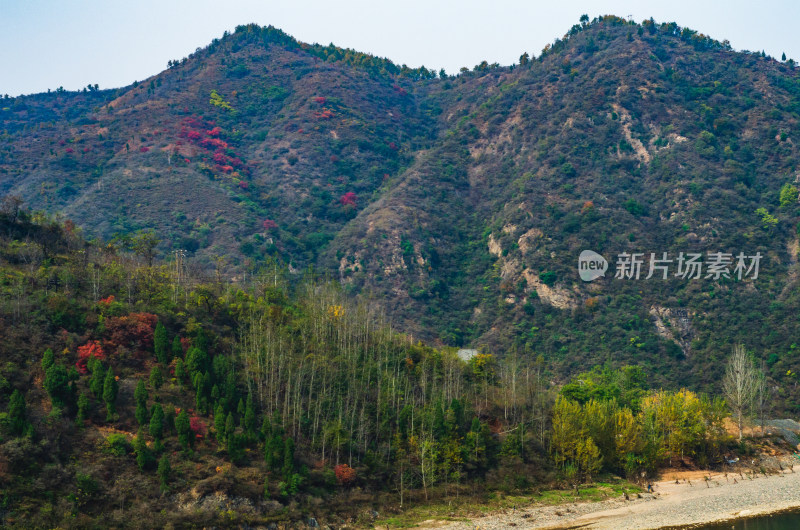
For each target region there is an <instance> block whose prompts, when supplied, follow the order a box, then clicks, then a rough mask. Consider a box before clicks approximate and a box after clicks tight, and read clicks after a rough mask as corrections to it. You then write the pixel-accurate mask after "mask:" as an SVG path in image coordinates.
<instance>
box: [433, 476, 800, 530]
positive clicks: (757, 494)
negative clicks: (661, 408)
mask: <svg viewBox="0 0 800 530" xmlns="http://www.w3.org/2000/svg"><path fill="white" fill-rule="evenodd" d="M683 475H684V476H683V477H681V478H680V479H679V480H678V483H677V484H676V481H675V478H676V477H675V476H673V477H672V478H671V480H664V481H661V482H658V483H656V484H655V492H654V493H653V494H652V495H651V494H642V495H641V498H633V499H631V500H624V499H610V500H606V501H602V502H593V503H572V504H563V505H559V506H535V505H534V506H529V507H525V508H521V509H517V510H513V511H511V510H509V511H505V512H502V513H494V514H489V515H486V516H484V517H479V518H475V519H472V520H471V521H469V522H457V523H450V524H446V525H443V524H442V523H441V522H436V523H434V524H431V525H430V526H436V527H438V528H452V529H458V530H462V529H463V530H475V529H480V530H494V529H501V528H502V529H507V528H552V529H557V528H560V529H566V528H592V529H600V528H613V529H615V530H628V529H630V530H640V529H645V528H653V529H655V528H664V527H675V526H685V525H686V526H688V525H694V524H701V523H709V522H714V521H721V520H727V519H734V518H740V517H749V516H754V515H760V514H765V513H772V512H776V511H780V510H785V509H789V508H795V507H800V470H798V471H797V472H794V473H793V472H791V471H788V470H787V471H785V472H783V473H780V474H776V475H769V476H766V477H765V476H763V475H759V476H755V477H753V478H748V476H747V475H746V474H745V475H743V476H741V475H739V474H728V475H727V476H725V475H716V474H715V475H711V476H710V477H709V479H708V480H705V477H704V475H703V474H702V472H696V473H694V476H692V475H691V474H683ZM634 497H635V496H634ZM432 523H433V522H432ZM422 526H426V525H424V524H423V525H422Z"/></svg>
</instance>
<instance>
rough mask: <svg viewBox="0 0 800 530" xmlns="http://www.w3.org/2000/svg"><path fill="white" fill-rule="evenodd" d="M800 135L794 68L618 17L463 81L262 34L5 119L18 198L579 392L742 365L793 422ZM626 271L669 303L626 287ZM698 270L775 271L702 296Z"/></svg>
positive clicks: (799, 84) (10, 179) (10, 177)
mask: <svg viewBox="0 0 800 530" xmlns="http://www.w3.org/2000/svg"><path fill="white" fill-rule="evenodd" d="M799 118H800V77H798V71H797V69H796V68H795V67H794V63H792V62H791V61H787V62H779V61H776V60H774V59H772V58H769V57H766V56H764V54H763V53H751V52H741V51H734V50H732V49H731V48H730V46H729V45H728V44H727V43H726V42H718V41H715V40H712V39H710V38H708V37H706V36H704V35H702V34H699V33H697V32H695V31H692V30H689V29H688V28H681V27H680V26H678V25H677V24H674V23H665V24H658V23H655V22H654V21H652V20H647V21H644V22H643V23H642V24H636V23H632V22H628V21H626V20H624V19H621V18H618V17H614V16H605V17H599V18H597V19H595V20H593V21H591V22H588V21H587V22H584V23H582V24H578V25H575V26H573V28H571V29H570V31H569V32H568V33H567V34H566V35H565V36H564V37H563V38H562V39H557V40H556V41H555V42H554V43H553V44H552V45H550V46H548V47H546V48H545V50H543V51H542V53H541V54H540V55H539V56H538V57H535V58H530V57H529V56H528V55H527V54H525V55H523V56H522V57H521V58H520V62H519V64H516V65H512V66H508V67H500V66H498V65H490V64H488V63H486V62H484V63H481V64H480V65H477V66H476V67H475V68H474V69H473V70H471V71H462V72H461V73H459V74H458V75H455V76H453V75H451V76H447V75H443V76H442V75H439V76H437V75H435V73H434V72H432V71H430V70H427V69H425V68H417V69H411V68H408V67H405V66H397V65H394V64H393V63H391V62H390V61H388V60H385V59H381V58H377V57H374V56H371V55H368V54H364V53H360V52H356V51H353V50H343V49H340V48H337V47H335V46H333V45H330V46H320V45H316V44H314V45H309V44H305V43H300V42H297V41H296V40H294V39H293V38H291V37H289V36H287V35H286V34H285V33H283V32H281V31H279V30H277V29H275V28H272V27H268V28H261V27H258V26H254V25H250V26H241V27H238V28H237V29H236V32H235V33H233V34H230V35H227V34H226V35H225V36H224V37H223V38H222V39H220V40H215V41H214V42H213V43H212V44H211V45H210V46H208V47H207V48H204V49H201V50H198V51H197V52H196V53H194V54H192V55H191V56H190V57H188V58H186V59H183V60H180V61H175V62H171V63H170V68H169V69H167V70H165V71H164V72H161V73H159V74H158V75H155V76H153V77H152V78H149V79H146V80H144V81H142V82H139V83H134V84H133V85H132V86H129V87H125V88H122V89H118V90H97V89H94V88H92V89H91V90H89V89H87V90H86V91H85V92H80V93H72V92H63V91H57V92H55V93H48V94H38V95H32V96H24V97H19V98H13V99H12V98H9V99H5V100H3V103H2V110H1V111H0V119H2V129H3V136H2V139H0V193H5V194H13V195H20V196H21V197H22V198H24V200H25V202H26V203H27V204H29V205H30V206H32V207H34V208H37V209H44V210H47V211H49V212H54V213H55V212H58V213H60V214H62V215H63V216H65V217H67V218H69V219H70V220H72V221H74V222H75V223H77V224H78V225H79V226H81V227H83V229H84V230H85V232H86V234H87V235H89V236H97V237H102V238H105V239H110V238H111V237H112V236H114V234H134V233H136V232H137V231H141V230H148V229H149V230H153V231H154V232H155V234H156V235H157V236H158V238H160V239H161V243H160V245H159V247H158V249H159V251H160V252H161V253H162V254H164V255H166V256H169V253H170V252H171V251H173V250H176V249H185V250H187V251H188V252H189V254H191V255H192V259H193V260H194V261H195V262H196V263H198V264H199V265H201V266H205V267H207V268H216V269H217V271H218V272H219V273H220V274H225V275H227V276H230V277H234V278H237V277H239V276H241V275H242V274H243V273H245V272H249V271H253V270H257V269H258V267H259V265H260V264H261V263H263V261H264V260H265V259H267V258H269V257H275V258H277V259H280V260H283V261H285V262H286V263H288V264H289V265H290V266H291V267H293V270H300V269H302V268H304V267H307V266H314V267H315V268H316V269H317V270H318V271H323V272H326V273H328V274H330V275H332V276H334V277H338V278H339V279H341V281H342V283H344V285H345V286H347V288H348V289H349V290H351V291H353V292H362V293H368V294H369V295H370V296H372V297H373V298H374V299H376V300H378V301H379V302H380V303H381V304H383V305H384V307H385V308H386V310H387V311H388V313H389V315H390V316H391V318H392V319H393V321H394V322H395V323H396V325H397V326H398V327H400V328H401V329H403V330H405V331H407V332H410V333H413V334H414V335H415V336H418V337H421V338H425V339H429V340H437V341H439V342H441V343H444V344H448V345H454V346H473V347H484V348H487V349H489V350H491V351H498V352H509V351H519V352H523V353H525V354H526V355H530V356H538V355H541V356H542V357H543V358H544V359H546V360H547V361H548V362H549V363H551V365H552V366H553V367H554V368H555V369H556V371H557V372H558V373H559V374H561V375H564V374H572V373H577V372H579V371H582V370H584V369H585V368H586V367H587V366H591V365H592V364H596V363H598V362H600V363H602V362H609V363H611V364H614V365H618V364H638V365H640V366H643V367H645V368H647V371H648V373H649V374H651V375H650V377H651V378H652V379H653V382H654V383H655V384H676V385H689V386H692V387H694V388H699V389H703V390H709V391H714V390H716V389H718V381H719V378H720V375H721V373H722V370H723V364H724V362H723V361H724V359H725V358H726V357H727V356H728V355H729V353H730V350H731V346H732V344H734V343H739V342H741V343H743V344H745V345H746V346H747V348H748V349H750V350H752V351H753V352H754V353H755V356H756V358H757V359H758V360H759V361H760V362H763V363H764V365H765V366H766V367H767V368H768V373H769V374H770V376H771V381H772V382H773V383H774V385H773V386H774V388H775V389H776V395H775V396H774V402H775V404H776V406H778V407H781V408H784V409H793V408H796V407H797V405H794V404H793V403H796V402H797V401H796V399H794V398H796V397H797V395H796V394H797V387H796V375H795V374H796V373H798V372H800V366H799V365H800V357H799V356H798V349H797V346H796V344H797V336H798V329H799V327H800V322H799V321H798V315H800V290H798V283H797V279H798V272H799V271H798V263H797V258H798V248H800V244H799V243H798V235H800V225H798V221H799V220H800V215H799V213H800V211H799V210H798V199H797V195H798V191H797V186H798V181H800V172H799V171H798V158H799V157H798V149H797V146H796V142H797V134H798V119H799ZM583 250H592V251H595V252H598V253H599V254H601V255H603V256H604V257H605V258H606V259H607V260H608V261H609V262H611V270H610V271H609V273H607V274H606V276H605V277H604V278H601V279H598V280H595V281H594V282H591V283H584V282H582V281H581V280H580V278H579V276H578V270H577V265H578V256H579V255H580V253H581V251H583ZM623 252H626V253H628V254H635V253H641V254H643V255H644V258H643V259H645V260H649V257H650V254H651V253H655V254H656V255H658V256H661V255H662V254H663V253H667V254H668V258H669V259H672V260H673V264H672V266H673V269H672V272H671V274H670V276H669V279H667V280H661V279H658V275H656V277H655V278H650V279H647V280H645V279H644V276H646V274H647V268H648V265H649V261H645V265H644V266H643V270H644V274H642V278H641V279H639V280H634V279H628V280H626V279H615V278H614V277H613V276H614V274H613V272H614V264H615V262H616V261H617V256H618V255H620V254H621V253H623ZM681 252H683V253H685V254H688V253H701V254H703V259H704V261H707V260H708V259H709V257H710V256H709V254H710V253H715V252H725V253H731V254H733V255H734V256H735V255H738V254H739V253H744V254H745V255H746V256H754V255H756V254H758V253H760V254H761V255H762V256H763V258H762V259H761V262H760V269H759V276H758V278H757V279H753V278H752V276H751V277H750V278H746V279H744V280H742V281H739V280H736V279H735V278H733V279H726V278H724V277H722V278H713V277H712V278H706V277H705V273H703V277H701V278H699V279H694V280H692V279H689V278H681V277H676V276H674V272H675V271H677V268H676V267H677V266H678V264H677V258H678V256H679V255H680V253H681Z"/></svg>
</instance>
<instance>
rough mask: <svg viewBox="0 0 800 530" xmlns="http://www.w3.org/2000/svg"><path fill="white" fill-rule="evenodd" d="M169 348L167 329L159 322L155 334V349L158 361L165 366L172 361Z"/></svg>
mask: <svg viewBox="0 0 800 530" xmlns="http://www.w3.org/2000/svg"><path fill="white" fill-rule="evenodd" d="M167 346H168V343H167V328H165V327H164V324H162V323H161V322H158V323H157V324H156V330H155V331H154V332H153V347H154V349H155V352H156V359H157V360H158V362H160V363H161V364H163V365H164V366H166V365H167V364H169V361H170V358H169V354H170V350H169V349H168V347H167Z"/></svg>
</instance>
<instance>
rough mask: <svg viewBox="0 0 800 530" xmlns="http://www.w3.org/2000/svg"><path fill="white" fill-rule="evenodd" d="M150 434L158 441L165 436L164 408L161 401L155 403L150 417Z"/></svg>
mask: <svg viewBox="0 0 800 530" xmlns="http://www.w3.org/2000/svg"><path fill="white" fill-rule="evenodd" d="M150 436H152V437H153V439H154V440H156V441H160V440H161V438H163V436H164V409H163V408H162V407H161V403H156V404H155V405H153V414H152V417H151V418H150Z"/></svg>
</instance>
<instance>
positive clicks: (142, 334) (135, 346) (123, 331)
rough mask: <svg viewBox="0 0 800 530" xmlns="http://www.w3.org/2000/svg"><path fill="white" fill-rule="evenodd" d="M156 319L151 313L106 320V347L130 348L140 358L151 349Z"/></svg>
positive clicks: (114, 348)
mask: <svg viewBox="0 0 800 530" xmlns="http://www.w3.org/2000/svg"><path fill="white" fill-rule="evenodd" d="M156 322H158V317H157V316H156V315H153V314H151V313H131V314H129V315H125V316H121V317H111V318H109V319H108V320H106V335H107V339H106V341H105V344H106V346H108V347H109V348H110V349H113V350H116V349H117V348H119V347H120V346H124V347H126V348H130V349H132V350H134V351H135V352H137V354H138V356H139V357H141V356H143V355H146V352H147V351H149V350H151V349H152V347H153V331H155V328H156Z"/></svg>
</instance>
